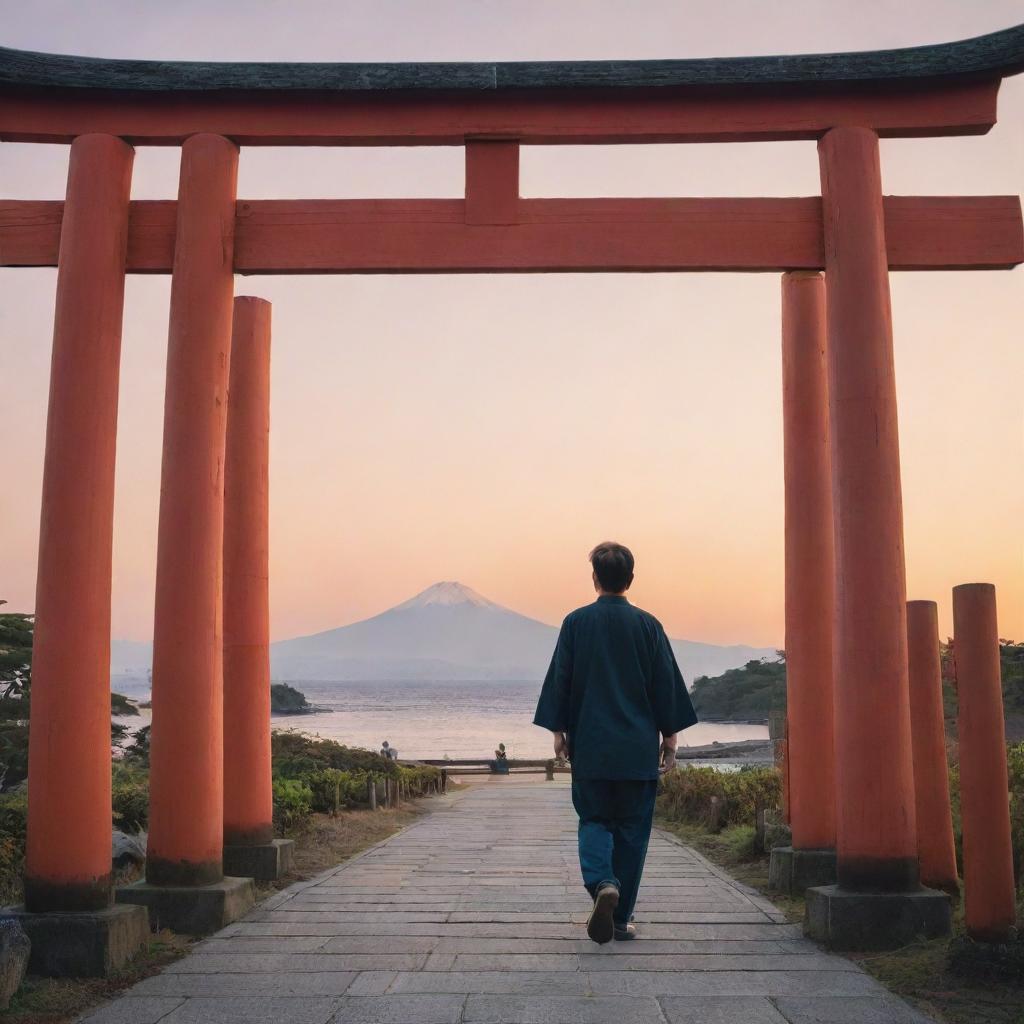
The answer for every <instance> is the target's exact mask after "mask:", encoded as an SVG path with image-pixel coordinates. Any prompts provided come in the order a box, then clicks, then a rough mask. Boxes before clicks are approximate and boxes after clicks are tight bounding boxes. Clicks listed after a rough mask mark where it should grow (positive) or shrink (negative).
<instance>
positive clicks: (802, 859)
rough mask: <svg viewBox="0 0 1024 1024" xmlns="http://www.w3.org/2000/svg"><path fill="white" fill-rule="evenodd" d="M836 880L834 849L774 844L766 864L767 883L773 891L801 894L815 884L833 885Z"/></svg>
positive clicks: (793, 894) (794, 894) (792, 894)
mask: <svg viewBox="0 0 1024 1024" xmlns="http://www.w3.org/2000/svg"><path fill="white" fill-rule="evenodd" d="M835 880H836V851H835V850H795V849H794V848H793V847H792V846H776V847H775V848H774V849H773V850H772V857H771V861H770V863H769V865H768V887H769V888H770V889H773V890H774V891H775V892H784V893H788V894H789V895H790V896H802V895H803V894H804V892H805V890H807V889H810V888H811V887H812V886H816V885H833V884H834V883H835Z"/></svg>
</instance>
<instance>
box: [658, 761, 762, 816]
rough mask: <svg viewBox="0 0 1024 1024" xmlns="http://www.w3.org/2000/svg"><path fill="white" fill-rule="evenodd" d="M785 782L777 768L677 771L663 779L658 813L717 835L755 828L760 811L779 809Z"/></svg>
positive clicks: (691, 769) (687, 768)
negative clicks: (728, 829) (733, 827)
mask: <svg viewBox="0 0 1024 1024" xmlns="http://www.w3.org/2000/svg"><path fill="white" fill-rule="evenodd" d="M781 801H782V779H781V776H780V775H779V773H778V771H777V770H776V769H775V768H768V767H744V768H741V769H740V770H739V771H737V772H720V771H716V770H715V769H714V768H694V767H685V768H676V769H675V770H674V771H671V772H668V773H667V774H666V775H664V776H662V779H661V786H660V792H659V795H658V810H659V811H660V812H661V813H662V814H663V815H664V816H665V817H667V818H669V819H671V820H674V821H685V822H689V823H691V824H694V825H704V826H706V827H708V828H711V829H712V830H714V831H718V830H719V829H721V828H724V827H726V826H729V825H748V826H750V827H753V826H754V825H755V824H756V817H757V810H758V809H759V808H766V809H767V808H774V807H778V806H779V804H780V803H781Z"/></svg>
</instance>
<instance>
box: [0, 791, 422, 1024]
mask: <svg viewBox="0 0 1024 1024" xmlns="http://www.w3.org/2000/svg"><path fill="white" fill-rule="evenodd" d="M429 806H430V801H429V800H423V801H415V802H413V803H408V804H404V805H403V806H402V808H401V809H400V810H398V809H390V810H379V811H343V812H342V813H341V814H339V815H338V816H337V817H331V816H328V815H326V814H316V815H314V816H313V820H312V822H311V824H310V826H309V828H308V829H306V830H305V831H304V832H303V833H302V834H301V835H299V836H297V837H296V841H295V863H294V869H293V871H292V873H291V874H289V875H288V876H287V877H285V878H282V879H280V880H279V881H278V882H273V883H260V884H259V885H257V899H258V900H261V899H265V898H266V897H267V896H269V895H270V894H271V893H273V892H275V891H276V890H279V889H284V888H286V887H287V886H289V885H291V884H292V883H294V882H301V881H304V880H306V879H308V878H313V877H314V876H315V875H318V874H320V873H321V872H322V871H326V870H328V869H329V868H332V867H336V866H337V865H338V864H341V863H343V862H344V861H346V860H349V859H350V858H351V857H354V856H355V855H356V854H357V853H361V852H362V851H363V850H365V849H367V847H370V846H373V844H374V843H378V842H380V841H381V840H382V839H386V838H387V837H388V836H390V835H394V833H395V832H398V831H399V830H401V829H402V828H404V827H405V826H406V825H408V824H410V823H411V822H413V821H415V820H416V819H417V818H419V817H420V816H421V815H422V814H424V813H425V811H426V810H428V809H429ZM196 941H197V940H196V939H193V938H190V937H189V936H186V935H175V934H174V933H173V932H169V931H163V932H159V933H158V934H156V935H154V936H153V937H152V938H151V940H150V943H149V947H148V948H147V949H146V950H145V951H144V952H142V953H141V954H140V955H139V956H137V957H136V958H135V959H134V960H132V961H131V963H129V964H128V965H126V967H125V968H124V969H123V970H122V971H120V972H118V974H116V975H115V976H113V977H110V978H88V979H78V978H60V979H57V978H28V979H26V980H25V983H24V984H23V985H22V987H21V989H20V990H19V991H18V994H17V995H16V996H15V997H14V999H13V1000H12V1001H11V1006H10V1007H9V1009H7V1010H6V1011H0V1021H3V1022H4V1024H70V1022H71V1021H73V1020H75V1019H76V1018H77V1017H78V1016H79V1015H80V1014H82V1013H84V1012H85V1011H86V1010H88V1009H90V1008H92V1007H94V1006H97V1005H98V1004H99V1003H102V1002H104V1001H106V1000H108V999H112V998H113V997H114V996H116V995H117V994H118V993H119V992H121V991H123V990H124V989H126V988H129V987H131V986H132V985H134V984H135V983H136V982H139V981H141V980H142V979H143V978H148V977H149V976H150V975H152V974H156V973H158V972H159V971H160V969H161V968H163V967H165V966H166V965H167V964H169V963H172V962H173V961H175V960H178V959H179V958H181V957H183V956H184V955H185V954H186V953H187V952H188V951H189V949H190V948H191V947H192V946H193V944H194V943H195V942H196Z"/></svg>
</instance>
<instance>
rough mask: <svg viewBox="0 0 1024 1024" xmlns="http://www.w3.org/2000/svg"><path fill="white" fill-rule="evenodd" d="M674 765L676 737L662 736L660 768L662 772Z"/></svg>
mask: <svg viewBox="0 0 1024 1024" xmlns="http://www.w3.org/2000/svg"><path fill="white" fill-rule="evenodd" d="M675 765H676V737H675V736H663V737H662V740H661V767H662V769H663V770H664V771H668V769H669V768H674V767H675Z"/></svg>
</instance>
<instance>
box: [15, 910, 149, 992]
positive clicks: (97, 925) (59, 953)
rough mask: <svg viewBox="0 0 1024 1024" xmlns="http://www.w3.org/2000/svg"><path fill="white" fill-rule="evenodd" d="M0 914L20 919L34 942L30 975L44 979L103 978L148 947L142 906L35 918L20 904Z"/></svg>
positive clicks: (50, 913)
mask: <svg viewBox="0 0 1024 1024" xmlns="http://www.w3.org/2000/svg"><path fill="white" fill-rule="evenodd" d="M3 913H4V916H6V917H13V918H15V919H16V920H17V921H18V923H19V924H20V925H21V927H22V928H23V929H24V931H25V934H26V935H27V936H28V938H29V941H30V942H31V943H32V949H31V952H30V953H29V958H28V972H29V974H40V975H43V976H45V977H48V978H107V977H109V976H110V975H111V974H113V973H114V972H115V971H117V970H119V969H120V968H122V967H123V966H124V965H125V964H126V963H127V962H128V961H129V960H130V959H131V958H132V957H133V956H135V954H136V953H140V952H142V950H143V949H145V948H146V946H147V945H148V943H149V918H148V916H147V913H146V908H145V907H128V906H119V905H117V904H115V905H114V906H112V907H107V908H106V909H105V910H93V911H69V912H66V913H63V912H60V911H55V910H52V911H44V912H42V913H39V914H35V913H32V912H30V911H27V910H26V909H25V908H24V907H23V906H19V907H10V908H7V909H5V910H4V912H3Z"/></svg>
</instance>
